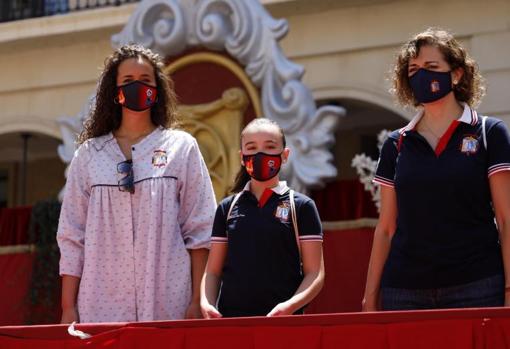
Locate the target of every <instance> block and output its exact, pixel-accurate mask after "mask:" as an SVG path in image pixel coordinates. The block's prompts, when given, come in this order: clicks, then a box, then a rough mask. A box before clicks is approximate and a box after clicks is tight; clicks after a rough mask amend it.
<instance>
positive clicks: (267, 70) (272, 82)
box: [112, 0, 345, 192]
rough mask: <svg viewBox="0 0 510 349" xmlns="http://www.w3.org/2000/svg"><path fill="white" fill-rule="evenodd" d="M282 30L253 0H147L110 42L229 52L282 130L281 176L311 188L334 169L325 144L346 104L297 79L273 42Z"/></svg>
mask: <svg viewBox="0 0 510 349" xmlns="http://www.w3.org/2000/svg"><path fill="white" fill-rule="evenodd" d="M287 32H288V24H287V21H286V20H282V19H280V20H276V19H274V18H272V17H271V15H270V14H269V13H268V12H267V11H266V10H265V8H264V7H263V6H262V5H261V4H260V3H259V2H258V1H257V0H180V1H179V0H144V1H142V2H141V3H140V4H139V5H138V6H137V7H136V9H135V11H134V12H133V14H132V15H131V17H130V19H129V21H128V23H127V24H126V25H125V27H124V28H123V29H122V31H121V32H120V33H118V34H115V35H113V36H112V44H113V46H114V47H119V46H121V45H124V44H128V43H140V44H142V45H144V46H146V47H148V48H150V49H152V50H153V51H155V52H158V53H159V54H161V55H163V56H172V55H177V54H179V53H182V52H183V51H184V50H185V49H187V48H191V47H194V46H200V47H205V48H207V49H210V50H215V51H223V50H224V51H226V52H228V53H229V54H230V55H231V56H232V57H234V58H235V59H236V60H237V61H238V62H239V63H240V64H241V65H242V66H243V67H244V68H245V72H246V74H247V75H248V76H249V77H250V79H251V80H252V82H253V83H254V84H255V85H256V86H258V87H259V88H260V89H261V94H262V98H261V100H262V110H263V115H260V116H262V117H266V118H269V119H271V120H274V121H276V122H277V123H278V124H279V125H280V126H281V127H282V128H283V130H284V132H285V135H286V138H287V143H288V146H289V147H290V148H291V155H290V158H289V161H288V163H287V164H286V165H285V166H284V167H283V169H282V174H283V177H284V178H285V179H287V180H288V181H289V183H290V186H292V187H293V188H294V189H295V190H298V191H301V192H308V190H309V189H311V188H317V187H322V186H323V185H324V182H325V180H326V179H328V178H334V177H335V176H336V175H337V169H336V167H335V166H334V165H333V163H332V162H333V154H332V153H331V152H330V147H331V146H332V144H333V143H334V141H335V136H334V132H335V129H336V127H337V125H338V122H339V119H340V117H341V116H343V115H344V114H345V110H344V109H343V108H340V107H336V106H324V107H321V108H319V109H317V107H316V105H315V101H314V99H313V96H312V94H311V92H310V90H309V89H308V88H307V87H306V86H305V85H304V84H303V83H302V82H301V78H302V76H303V73H304V69H303V67H301V66H300V65H297V64H295V63H293V62H291V61H290V60H289V59H287V57H286V56H285V55H284V54H283V52H282V50H281V47H280V45H279V43H278V42H279V41H280V40H281V39H282V38H283V37H284V36H285V35H286V34H287Z"/></svg>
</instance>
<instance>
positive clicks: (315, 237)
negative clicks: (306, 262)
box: [299, 235, 322, 241]
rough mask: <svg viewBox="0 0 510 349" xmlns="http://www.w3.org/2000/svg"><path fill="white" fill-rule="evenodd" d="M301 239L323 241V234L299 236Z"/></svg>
mask: <svg viewBox="0 0 510 349" xmlns="http://www.w3.org/2000/svg"><path fill="white" fill-rule="evenodd" d="M299 241H322V235H303V236H300V237H299Z"/></svg>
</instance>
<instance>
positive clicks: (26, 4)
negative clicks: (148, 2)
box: [0, 0, 141, 22]
mask: <svg viewBox="0 0 510 349" xmlns="http://www.w3.org/2000/svg"><path fill="white" fill-rule="evenodd" d="M140 1H141V0H0V22H9V21H17V20H20V19H26V18H34V17H42V16H52V15H56V14H63V13H69V12H75V11H82V10H88V9H94V8H101V7H108V6H120V5H124V4H128V3H134V2H140Z"/></svg>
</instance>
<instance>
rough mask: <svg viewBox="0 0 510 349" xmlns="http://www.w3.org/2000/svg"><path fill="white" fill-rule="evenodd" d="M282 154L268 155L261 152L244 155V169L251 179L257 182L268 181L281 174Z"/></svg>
mask: <svg viewBox="0 0 510 349" xmlns="http://www.w3.org/2000/svg"><path fill="white" fill-rule="evenodd" d="M281 155H282V154H281V153H280V154H276V155H273V154H266V153H262V152H259V153H257V154H253V155H243V161H244V167H245V168H246V172H248V174H249V175H250V177H251V178H253V179H256V180H257V181H260V182H264V181H267V180H269V179H271V178H273V177H274V176H276V175H277V174H278V172H280V167H281V166H282V156H281Z"/></svg>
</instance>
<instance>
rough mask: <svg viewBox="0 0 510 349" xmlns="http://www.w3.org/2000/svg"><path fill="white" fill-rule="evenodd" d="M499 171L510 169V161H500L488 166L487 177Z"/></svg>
mask: <svg viewBox="0 0 510 349" xmlns="http://www.w3.org/2000/svg"><path fill="white" fill-rule="evenodd" d="M501 171H510V163H501V164H496V165H492V166H490V167H489V174H488V177H490V176H492V175H493V174H495V173H498V172H501Z"/></svg>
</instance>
